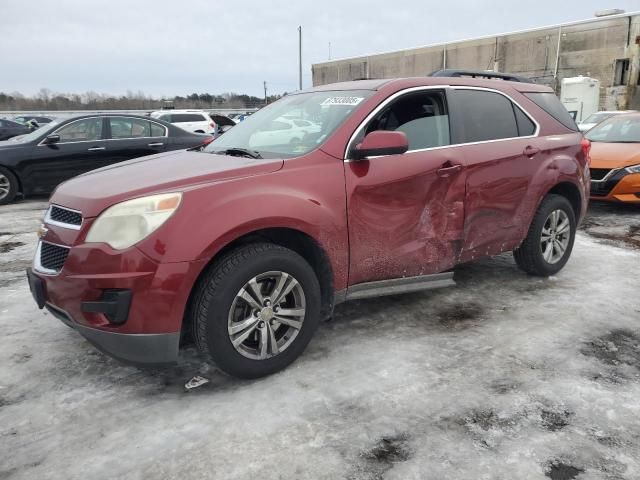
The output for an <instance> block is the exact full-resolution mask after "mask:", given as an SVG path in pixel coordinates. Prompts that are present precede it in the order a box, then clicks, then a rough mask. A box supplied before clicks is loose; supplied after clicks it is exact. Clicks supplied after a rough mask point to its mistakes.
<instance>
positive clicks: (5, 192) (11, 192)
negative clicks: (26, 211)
mask: <svg viewBox="0 0 640 480" xmlns="http://www.w3.org/2000/svg"><path fill="white" fill-rule="evenodd" d="M17 193H18V180H17V179H16V177H15V175H14V174H13V173H11V171H9V170H7V169H6V168H4V167H0V205H5V204H7V203H10V202H12V201H13V199H14V198H16V194H17Z"/></svg>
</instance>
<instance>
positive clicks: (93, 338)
mask: <svg viewBox="0 0 640 480" xmlns="http://www.w3.org/2000/svg"><path fill="white" fill-rule="evenodd" d="M36 263H37V262H36ZM203 266H204V262H176V263H166V264H162V263H156V262H155V261H153V260H151V259H150V258H149V257H147V256H146V255H144V254H143V253H142V252H141V251H139V250H138V249H136V248H135V247H134V248H130V249H127V250H125V251H115V250H113V249H111V248H110V247H109V246H107V245H102V244H80V245H76V246H74V247H71V248H70V250H69V253H68V256H67V258H66V260H65V261H64V266H63V267H62V269H61V270H60V271H59V272H57V273H56V274H48V273H46V272H41V271H38V270H37V269H32V268H30V269H28V270H27V276H28V279H29V286H30V288H31V291H32V294H33V297H34V299H35V301H36V303H37V304H38V307H40V308H46V309H47V311H49V312H50V313H51V314H52V315H53V316H54V317H56V318H58V319H59V320H61V321H62V322H64V323H65V324H67V325H68V326H70V327H72V328H73V329H75V330H76V331H77V332H78V333H80V334H81V335H82V336H84V337H85V338H86V339H87V340H88V341H89V342H91V343H92V344H93V345H95V346H96V347H97V348H98V349H99V350H101V351H103V352H104V353H107V354H109V355H111V356H113V357H115V358H117V359H119V360H122V361H125V362H127V363H134V364H139V365H142V364H146V365H162V364H169V363H174V362H175V361H176V360H177V357H178V347H179V343H180V333H181V327H182V322H183V318H184V313H185V309H186V305H187V303H188V299H189V295H190V292H191V287H192V286H193V284H194V283H195V281H196V279H197V277H198V274H199V272H200V271H201V268H202V267H203ZM96 272H100V273H96Z"/></svg>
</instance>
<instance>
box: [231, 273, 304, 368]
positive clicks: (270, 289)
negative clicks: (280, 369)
mask: <svg viewBox="0 0 640 480" xmlns="http://www.w3.org/2000/svg"><path fill="white" fill-rule="evenodd" d="M305 311H306V310H305V296H304V291H303V289H302V285H300V283H299V282H298V281H297V280H296V279H295V278H294V277H293V275H290V274H288V273H286V272H280V271H271V272H266V273H262V274H260V275H257V276H255V277H253V278H252V279H251V280H249V281H248V282H247V283H246V284H245V285H244V286H243V287H242V288H241V289H240V291H239V292H238V293H237V294H236V296H235V298H234V300H233V303H232V304H231V309H230V310H229V318H228V333H229V340H230V341H231V343H232V345H233V346H234V348H235V349H236V351H237V352H238V353H240V354H241V355H243V356H244V357H247V358H250V359H253V360H265V359H268V358H271V357H274V356H276V355H278V354H280V353H282V352H283V351H285V350H286V349H287V348H288V347H289V346H290V345H291V344H292V343H293V341H294V340H295V338H296V337H297V336H298V334H299V333H300V329H301V328H302V324H303V322H304V318H305Z"/></svg>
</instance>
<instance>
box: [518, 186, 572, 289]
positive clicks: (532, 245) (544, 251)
mask: <svg viewBox="0 0 640 480" xmlns="http://www.w3.org/2000/svg"><path fill="white" fill-rule="evenodd" d="M575 236H576V218H575V213H574V211H573V207H572V206H571V203H570V202H569V200H567V199H566V198H565V197H563V196H561V195H553V194H552V195H547V196H546V197H545V198H544V200H543V201H542V203H540V206H539V207H538V211H537V212H536V214H535V216H534V218H533V222H531V226H530V227H529V233H528V234H527V238H525V240H524V242H522V244H521V245H520V247H518V248H517V249H516V250H514V252H513V256H514V258H515V260H516V263H517V264H518V266H519V267H520V268H521V269H522V270H524V271H525V272H527V273H529V274H531V275H537V276H541V277H548V276H549V275H554V274H556V273H558V272H559V271H560V270H562V268H563V267H564V266H565V264H566V263H567V261H568V260H569V257H570V256H571V250H572V249H573V242H574V240H575Z"/></svg>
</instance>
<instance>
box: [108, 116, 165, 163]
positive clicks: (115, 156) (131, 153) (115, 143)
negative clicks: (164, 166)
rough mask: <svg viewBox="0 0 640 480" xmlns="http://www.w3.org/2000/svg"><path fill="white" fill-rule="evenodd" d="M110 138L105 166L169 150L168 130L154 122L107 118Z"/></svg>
mask: <svg viewBox="0 0 640 480" xmlns="http://www.w3.org/2000/svg"><path fill="white" fill-rule="evenodd" d="M106 121H107V124H108V129H107V132H108V137H107V140H106V147H107V155H106V159H105V165H108V164H112V163H118V162H123V161H125V160H129V159H132V158H137V157H143V156H145V155H153V154H155V153H160V152H163V151H165V150H166V148H167V128H166V127H165V126H164V125H161V124H160V123H157V122H154V121H153V120H147V119H143V118H135V117H126V116H122V117H106Z"/></svg>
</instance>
